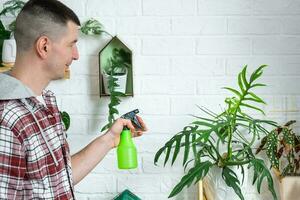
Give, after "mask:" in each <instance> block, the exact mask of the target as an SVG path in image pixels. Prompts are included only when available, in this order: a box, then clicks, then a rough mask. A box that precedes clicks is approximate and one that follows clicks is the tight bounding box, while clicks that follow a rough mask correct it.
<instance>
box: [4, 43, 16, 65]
mask: <svg viewBox="0 0 300 200" xmlns="http://www.w3.org/2000/svg"><path fill="white" fill-rule="evenodd" d="M16 52H17V46H16V40H15V39H8V40H4V41H3V48H2V62H3V63H4V64H13V63H14V62H15V60H16Z"/></svg>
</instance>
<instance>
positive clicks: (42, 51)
mask: <svg viewBox="0 0 300 200" xmlns="http://www.w3.org/2000/svg"><path fill="white" fill-rule="evenodd" d="M50 44H51V41H50V39H49V38H48V37H47V36H41V37H39V38H38V39H37V41H36V43H35V49H36V52H37V54H38V56H39V57H40V58H42V59H45V58H47V56H48V53H49V50H50Z"/></svg>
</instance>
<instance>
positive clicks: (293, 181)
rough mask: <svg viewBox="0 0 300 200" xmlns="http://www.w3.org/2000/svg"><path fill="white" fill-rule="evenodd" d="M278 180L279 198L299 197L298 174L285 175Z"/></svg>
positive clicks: (299, 181) (299, 177) (284, 199)
mask: <svg viewBox="0 0 300 200" xmlns="http://www.w3.org/2000/svg"><path fill="white" fill-rule="evenodd" d="M278 182H279V192H280V199H281V200H298V199H300V190H299V188H300V176H286V177H284V178H282V179H281V181H278Z"/></svg>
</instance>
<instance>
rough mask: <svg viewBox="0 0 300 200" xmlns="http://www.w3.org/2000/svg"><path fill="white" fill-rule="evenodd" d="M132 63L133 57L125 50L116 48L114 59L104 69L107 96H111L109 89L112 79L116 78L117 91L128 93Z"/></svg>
mask: <svg viewBox="0 0 300 200" xmlns="http://www.w3.org/2000/svg"><path fill="white" fill-rule="evenodd" d="M130 63H131V55H130V54H129V53H128V52H126V51H125V50H124V49H123V48H114V49H113V50H112V57H110V58H109V59H108V61H107V66H105V68H104V69H103V82H104V89H105V93H106V94H111V93H110V90H109V87H111V86H110V85H109V79H110V77H111V78H112V77H114V78H116V84H117V86H115V88H114V89H115V91H118V92H121V93H124V94H125V92H126V81H127V73H128V69H129V67H130Z"/></svg>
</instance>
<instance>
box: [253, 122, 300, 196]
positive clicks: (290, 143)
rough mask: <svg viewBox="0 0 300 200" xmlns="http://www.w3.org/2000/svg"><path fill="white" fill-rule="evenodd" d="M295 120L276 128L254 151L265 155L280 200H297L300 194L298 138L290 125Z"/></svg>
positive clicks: (299, 141)
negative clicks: (275, 179) (274, 179)
mask: <svg viewBox="0 0 300 200" xmlns="http://www.w3.org/2000/svg"><path fill="white" fill-rule="evenodd" d="M294 123H296V121H295V120H292V121H289V122H287V123H286V124H285V125H283V126H278V127H277V128H275V129H274V130H273V131H271V132H270V133H269V134H268V135H267V136H265V137H264V138H263V139H262V140H261V144H260V146H259V148H258V149H257V151H256V154H258V153H259V152H264V153H266V155H267V157H268V159H269V161H270V163H271V167H272V169H273V172H274V174H275V175H276V177H277V180H278V185H279V191H280V196H281V199H282V200H290V199H298V198H299V196H300V192H299V190H298V189H295V188H298V187H299V186H300V179H299V177H298V176H299V174H300V156H299V152H300V136H299V135H297V134H295V133H294V131H293V128H292V125H293V124H294Z"/></svg>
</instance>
